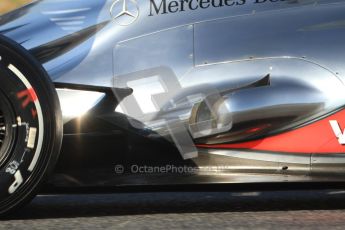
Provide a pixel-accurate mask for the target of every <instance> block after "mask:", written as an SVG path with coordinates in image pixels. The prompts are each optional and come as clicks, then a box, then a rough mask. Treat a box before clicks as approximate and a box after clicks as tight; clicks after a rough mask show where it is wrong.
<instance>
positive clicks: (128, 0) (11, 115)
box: [0, 0, 345, 214]
mask: <svg viewBox="0 0 345 230" xmlns="http://www.w3.org/2000/svg"><path fill="white" fill-rule="evenodd" d="M0 33H1V34H2V35H1V37H0V58H1V59H0V213H1V214H4V213H7V212H9V211H12V210H13V209H14V208H16V207H18V206H20V205H23V204H24V203H25V202H27V201H28V200H29V199H30V198H32V197H33V196H34V195H35V194H36V193H37V192H39V191H42V190H38V188H41V189H47V190H50V191H61V190H63V189H72V190H73V189H78V188H81V189H84V191H86V192H90V191H94V190H93V188H97V187H98V188H105V189H114V190H116V188H129V187H133V186H135V187H137V188H138V186H143V187H144V186H170V188H174V187H175V186H185V185H205V184H207V185H211V184H212V185H214V184H218V185H219V184H253V183H255V184H257V183H260V184H262V183H285V182H294V183H296V182H303V183H306V182H341V181H345V131H344V128H345V110H344V107H345V85H344V83H345V1H344V0H41V1H35V2H33V3H31V4H29V5H26V6H24V7H22V8H20V9H17V10H15V11H13V12H10V13H8V14H5V15H3V16H1V17H0ZM42 182H45V183H44V186H43V188H42V186H41V185H42V184H43V183H42ZM48 188H49V189H48Z"/></svg>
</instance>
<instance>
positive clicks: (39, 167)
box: [0, 36, 62, 216]
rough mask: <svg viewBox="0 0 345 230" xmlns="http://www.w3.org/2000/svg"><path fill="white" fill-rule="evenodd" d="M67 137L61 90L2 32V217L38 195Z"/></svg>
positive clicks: (0, 41) (0, 61) (0, 144)
mask: <svg viewBox="0 0 345 230" xmlns="http://www.w3.org/2000/svg"><path fill="white" fill-rule="evenodd" d="M61 141H62V116H61V110H60V105H59V100H58V97H57V93H56V90H55V88H54V86H53V84H52V82H51V81H50V79H49V77H48V75H47V73H46V71H45V70H44V69H43V67H42V65H41V64H40V63H38V62H37V61H36V60H35V59H34V58H33V57H32V56H31V55H30V54H29V52H27V51H26V50H25V49H24V48H23V47H21V46H20V45H19V44H17V43H15V42H13V41H11V40H10V39H7V38H5V37H3V36H0V216H4V215H5V214H8V213H9V212H12V211H13V210H14V209H16V208H18V207H20V206H21V205H23V204H25V203H26V202H28V201H29V200H30V199H32V198H33V197H34V195H35V194H36V192H37V189H38V188H39V186H40V185H41V184H42V182H43V181H44V179H45V178H46V176H47V175H48V173H49V172H50V171H51V170H52V168H53V167H54V165H55V163H56V161H57V158H58V154H59V151H60V147H61Z"/></svg>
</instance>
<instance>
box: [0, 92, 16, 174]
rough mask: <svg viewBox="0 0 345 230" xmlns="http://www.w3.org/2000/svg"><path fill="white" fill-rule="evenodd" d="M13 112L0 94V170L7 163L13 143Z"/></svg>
mask: <svg viewBox="0 0 345 230" xmlns="http://www.w3.org/2000/svg"><path fill="white" fill-rule="evenodd" d="M14 117H15V115H14V112H13V110H12V109H11V105H10V103H9V101H8V100H7V99H6V98H5V97H4V96H3V95H2V93H1V92H0V168H1V167H2V166H3V165H4V164H5V163H6V162H7V160H8V158H9V156H10V155H11V154H10V153H11V149H12V147H13V145H14V142H15V135H14V134H15V133H14V130H13V129H12V127H11V126H12V124H14Z"/></svg>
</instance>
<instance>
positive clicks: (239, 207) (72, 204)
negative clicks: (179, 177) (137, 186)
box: [0, 190, 345, 230]
mask: <svg viewBox="0 0 345 230" xmlns="http://www.w3.org/2000/svg"><path fill="white" fill-rule="evenodd" d="M344 227H345V190H344V191H342V190H322V191H320V190H319V191H318V190H316V191H313V190H310V191H278V192H245V193H241V192H236V193H230V192H190V193H186V192H183V193H134V194H127V193H125V194H115V195H69V196H40V197H38V198H36V199H35V200H34V201H33V202H32V203H31V204H30V205H29V206H27V207H26V208H24V209H23V211H22V212H21V213H19V214H17V215H16V216H15V217H13V218H12V219H10V220H3V221H1V223H0V229H7V230H8V229H165V230H166V229H181V228H186V229H278V228H279V229H296V228H298V229H344Z"/></svg>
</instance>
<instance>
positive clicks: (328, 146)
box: [198, 110, 345, 154]
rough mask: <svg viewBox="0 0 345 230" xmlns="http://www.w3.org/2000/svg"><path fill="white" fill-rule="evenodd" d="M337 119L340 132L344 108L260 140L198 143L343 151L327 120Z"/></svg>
mask: <svg viewBox="0 0 345 230" xmlns="http://www.w3.org/2000/svg"><path fill="white" fill-rule="evenodd" d="M330 120H336V121H338V123H339V125H340V127H341V130H342V132H343V131H344V127H345V110H342V111H340V112H337V113H335V114H333V115H331V116H329V117H327V118H324V119H322V120H319V121H317V122H315V123H312V124H309V125H306V126H304V127H301V128H299V129H296V130H292V131H289V132H286V133H282V134H278V135H276V136H271V137H266V138H263V139H260V140H254V141H247V142H241V143H233V144H215V145H198V147H203V148H216V149H249V150H258V151H272V152H286V153H325V154H326V153H345V145H341V144H340V143H339V141H338V138H337V137H336V135H335V133H334V131H333V129H332V127H331V125H330V123H329V121H330Z"/></svg>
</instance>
